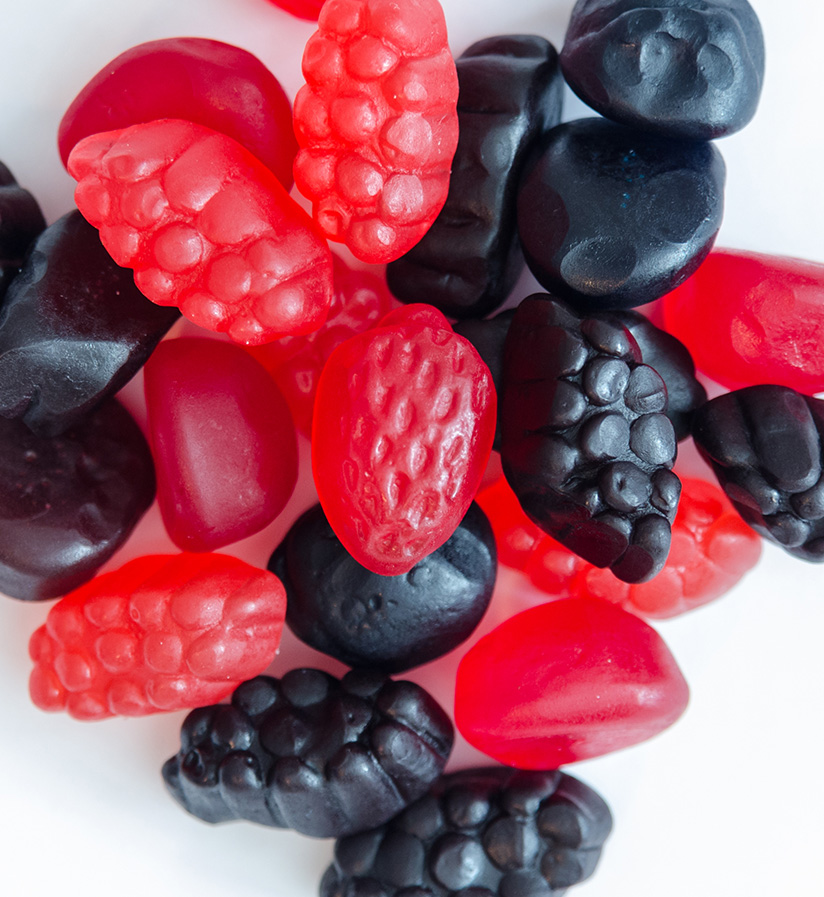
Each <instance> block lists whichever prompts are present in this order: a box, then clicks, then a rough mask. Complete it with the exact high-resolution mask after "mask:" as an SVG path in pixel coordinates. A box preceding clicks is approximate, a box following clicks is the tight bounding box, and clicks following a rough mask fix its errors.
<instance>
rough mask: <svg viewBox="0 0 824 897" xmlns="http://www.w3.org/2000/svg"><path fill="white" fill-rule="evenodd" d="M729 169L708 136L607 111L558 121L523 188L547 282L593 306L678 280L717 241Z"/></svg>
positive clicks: (528, 238) (638, 301) (621, 301)
mask: <svg viewBox="0 0 824 897" xmlns="http://www.w3.org/2000/svg"><path fill="white" fill-rule="evenodd" d="M724 178H725V166H724V161H723V159H722V158H721V155H720V153H719V152H718V150H716V149H715V147H714V146H713V145H712V144H710V143H702V142H690V141H684V140H677V139H674V138H666V137H658V136H656V135H652V134H645V133H643V132H641V131H635V130H633V129H631V128H628V127H625V126H623V125H618V124H615V123H613V122H610V121H606V120H605V119H601V118H587V119H581V120H579V121H574V122H567V123H565V124H562V125H558V127H556V128H553V129H552V131H550V133H549V135H548V136H547V138H546V140H545V141H544V143H543V145H542V152H541V154H540V155H539V156H538V157H537V160H536V161H535V163H534V164H533V165H532V167H531V168H530V169H529V171H528V172H527V173H526V174H525V175H524V178H523V180H522V181H521V187H520V190H519V193H518V233H519V235H520V239H521V244H522V246H523V250H524V256H525V258H526V260H527V264H528V265H529V268H530V270H531V271H532V273H533V274H534V275H535V277H536V278H537V279H538V281H539V282H540V283H541V285H542V286H543V287H545V288H546V289H547V290H550V291H551V292H555V293H557V294H558V295H560V296H562V297H563V298H565V299H567V300H568V301H570V302H574V303H576V304H577V305H578V306H580V307H581V308H584V309H586V310H588V311H600V310H604V309H614V308H632V307H634V306H636V305H642V304H643V303H645V302H652V301H653V300H655V299H658V298H660V297H661V296H663V295H664V293H667V292H669V291H670V290H672V289H674V288H675V287H677V286H678V284H680V283H682V282H683V281H684V280H686V278H687V277H689V275H690V274H692V272H693V271H695V269H696V268H697V267H698V266H699V265H700V264H701V262H702V261H703V260H704V259H705V258H706V256H707V253H709V251H710V249H711V248H712V244H713V242H714V240H715V237H716V234H717V233H718V229H719V227H720V226H721V216H722V212H723V205H724Z"/></svg>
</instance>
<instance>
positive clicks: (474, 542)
mask: <svg viewBox="0 0 824 897" xmlns="http://www.w3.org/2000/svg"><path fill="white" fill-rule="evenodd" d="M269 569H270V570H271V571H272V572H273V573H274V574H275V575H276V576H277V577H278V578H279V579H280V580H281V582H283V584H284V586H285V587H286V595H287V598H288V601H289V604H288V609H287V614H286V622H287V624H288V625H289V628H290V629H291V630H292V632H294V633H295V635H297V636H298V638H300V639H302V640H303V641H304V642H306V643H307V644H309V645H311V646H312V647H313V648H316V649H317V650H318V651H323V652H324V653H325V654H329V655H331V656H332V657H336V658H337V659H338V660H341V661H343V663H345V664H347V665H348V666H352V667H357V666H360V667H368V668H370V669H380V670H383V671H385V672H387V673H398V672H401V671H402V670H408V669H411V668H412V667H416V666H420V665H421V664H423V663H427V662H428V661H430V660H434V659H435V658H436V657H440V656H441V655H442V654H446V653H447V651H451V650H452V649H453V648H455V647H456V646H457V645H459V644H460V643H461V642H463V641H464V640H465V639H467V638H468V637H469V636H470V635H471V634H472V632H473V631H474V629H475V627H476V626H477V625H478V623H480V621H481V617H483V615H484V612H485V611H486V608H487V607H488V606H489V601H490V599H491V598H492V590H493V588H494V586H495V575H496V573H497V569H498V565H497V560H496V552H495V537H494V535H493V532H492V527H491V526H490V523H489V521H488V520H487V518H486V515H485V514H484V513H483V511H481V509H480V508H479V507H478V505H476V504H474V503H473V504H472V505H470V508H469V511H467V513H466V516H465V517H464V518H463V520H462V521H461V524H460V526H459V527H458V528H457V529H456V530H455V532H454V533H453V534H452V536H450V538H449V539H448V540H447V541H446V542H445V543H444V544H443V545H441V547H440V548H438V549H436V550H435V551H433V552H432V554H429V555H427V556H426V557H425V558H423V559H422V560H420V561H418V563H417V564H415V566H414V567H413V568H412V569H411V570H410V571H409V572H408V573H404V574H401V575H400V576H380V575H379V574H377V573H372V572H371V571H369V570H367V569H366V567H362V566H361V565H360V564H359V563H358V562H357V561H356V560H355V559H354V558H353V557H352V556H351V555H350V554H349V553H348V552H347V551H346V549H345V548H344V547H343V545H341V543H340V541H339V540H338V538H337V536H336V535H335V533H334V532H333V530H332V527H331V526H329V523H328V521H327V520H326V517H325V516H324V514H323V510H322V508H321V507H320V505H316V506H315V507H314V508H311V509H310V510H308V511H307V512H306V513H305V514H304V515H303V516H302V517H301V518H300V519H299V520H298V521H297V522H296V523H295V524H294V526H293V527H292V528H291V529H290V530H289V532H288V534H287V535H286V538H285V539H284V540H283V542H282V543H281V544H280V546H279V547H278V548H277V550H276V551H275V553H274V554H273V555H272V558H271V560H270V561H269Z"/></svg>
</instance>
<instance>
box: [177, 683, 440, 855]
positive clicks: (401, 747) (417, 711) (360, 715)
mask: <svg viewBox="0 0 824 897" xmlns="http://www.w3.org/2000/svg"><path fill="white" fill-rule="evenodd" d="M452 741H453V729H452V723H451V722H450V721H449V717H448V716H447V715H446V714H445V713H444V711H443V710H441V708H440V707H439V706H438V704H437V703H436V702H435V701H434V700H433V699H432V698H431V697H430V696H429V695H428V694H427V693H426V692H425V691H424V690H423V689H422V688H420V686H418V685H415V684H414V683H412V682H404V681H398V682H393V681H392V680H391V679H387V678H386V677H384V676H383V675H381V674H380V673H375V672H365V671H358V670H353V671H352V672H349V673H347V674H346V675H345V676H344V677H343V678H342V679H340V680H338V679H336V678H334V677H333V676H330V675H329V674H328V673H324V672H321V671H320V670H313V669H298V670H292V671H291V672H289V673H287V674H286V675H285V676H283V678H281V679H279V680H278V679H272V678H270V677H268V676H258V677H257V678H256V679H252V680H251V681H249V682H244V683H243V684H242V685H240V686H239V687H238V688H237V690H236V691H235V693H234V694H233V695H232V702H231V704H229V705H227V704H220V705H217V706H213V707H202V708H200V709H198V710H195V711H194V712H193V713H190V714H189V716H187V717H186V720H185V721H184V723H183V727H182V730H181V748H180V752H179V753H178V754H177V755H176V756H174V757H172V758H170V759H169V760H168V761H167V762H166V764H165V765H164V767H163V778H164V779H165V781H166V785H167V787H168V789H169V791H170V792H171V794H172V796H173V797H174V798H175V799H176V800H177V801H178V802H179V803H180V804H181V805H182V806H183V807H184V808H185V809H186V810H188V811H189V812H190V813H191V814H192V815H194V816H197V817H198V818H200V819H203V820H205V821H206V822H225V821H227V820H230V819H248V820H250V821H251V822H258V823H261V824H262V825H271V826H276V827H278V828H293V829H296V830H297V831H299V832H302V833H303V834H305V835H313V836H315V837H319V838H329V837H339V836H340V835H345V834H351V833H353V832H359V831H363V830H364V829H365V828H371V827H372V826H374V825H381V824H382V823H384V822H386V820H388V819H390V818H391V817H392V816H394V815H395V814H396V813H398V812H400V811H401V810H402V809H403V808H404V807H405V806H407V804H409V803H411V802H412V801H414V800H417V799H418V798H419V797H420V796H421V795H422V794H424V793H425V792H426V791H427V789H428V788H429V787H430V785H432V783H433V782H434V781H435V780H436V779H437V778H438V776H439V775H440V774H441V772H442V771H443V767H444V765H445V764H446V760H447V758H448V756H449V752H450V751H451V750H452Z"/></svg>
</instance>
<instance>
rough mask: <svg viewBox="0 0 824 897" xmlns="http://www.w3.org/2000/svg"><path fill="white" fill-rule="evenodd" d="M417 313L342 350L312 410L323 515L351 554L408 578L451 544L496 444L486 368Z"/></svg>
mask: <svg viewBox="0 0 824 897" xmlns="http://www.w3.org/2000/svg"><path fill="white" fill-rule="evenodd" d="M404 312H405V313H406V316H407V317H409V318H410V319H411V321H412V323H409V324H405V323H404ZM416 314H417V310H416V307H415V306H408V307H407V309H398V310H396V311H394V312H391V313H390V317H391V319H392V320H393V322H394V323H393V326H388V327H385V326H380V327H378V328H377V329H375V330H372V331H369V332H367V333H363V334H360V335H358V336H354V337H352V338H351V339H348V340H347V341H346V342H345V343H343V344H342V345H340V346H338V348H337V349H335V351H334V352H333V353H332V356H331V357H330V358H329V361H328V362H327V364H326V367H325V368H324V371H323V374H322V375H321V378H320V384H319V386H318V394H317V400H316V406H315V411H316V413H315V421H314V427H313V432H312V468H313V472H314V477H315V485H316V487H317V490H318V496H319V498H320V502H321V505H322V506H323V509H324V512H325V514H326V517H327V519H328V520H329V523H330V525H331V526H332V529H333V530H334V531H335V534H336V535H337V537H338V538H339V539H340V541H341V542H342V543H343V545H344V547H345V548H346V549H347V551H348V552H349V553H350V554H351V555H352V556H353V557H354V558H355V560H356V561H358V563H360V564H361V565H362V566H364V567H366V568H367V569H369V570H371V571H372V572H373V573H379V574H381V575H383V576H395V575H398V574H401V573H406V572H408V571H409V570H411V569H412V567H414V566H415V564H416V563H418V561H420V560H421V559H422V558H423V557H425V556H426V555H428V554H430V553H431V552H432V551H434V550H435V549H436V548H438V547H440V546H441V545H443V543H444V542H446V540H447V539H448V538H449V537H450V536H451V535H452V533H453V532H454V530H455V528H456V527H457V526H458V524H459V523H460V521H461V519H462V518H463V516H464V514H465V513H466V511H467V509H468V508H469V505H470V504H471V502H472V499H473V497H474V495H475V492H476V490H477V488H478V484H479V483H480V481H481V477H482V476H483V473H484V469H485V467H486V463H487V461H488V459H489V455H490V452H491V449H492V440H493V438H494V435H495V419H496V397H495V388H494V386H493V383H492V377H491V375H490V373H489V368H487V366H486V365H485V364H484V363H483V361H481V359H480V356H479V355H478V354H477V352H476V351H475V349H474V348H473V347H472V345H471V344H470V343H469V342H468V341H467V340H465V339H463V337H460V336H458V335H457V334H456V333H453V331H452V329H451V328H450V327H449V326H448V324H447V322H446V319H445V318H442V320H443V326H441V327H437V326H432V325H431V324H422V323H415V322H414V321H415V317H414V316H415V315H416ZM438 314H439V313H438ZM441 317H442V316H441Z"/></svg>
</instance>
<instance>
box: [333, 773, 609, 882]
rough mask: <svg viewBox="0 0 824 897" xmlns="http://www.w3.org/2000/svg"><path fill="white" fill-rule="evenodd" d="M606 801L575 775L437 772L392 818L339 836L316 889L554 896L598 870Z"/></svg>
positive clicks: (606, 829)
mask: <svg viewBox="0 0 824 897" xmlns="http://www.w3.org/2000/svg"><path fill="white" fill-rule="evenodd" d="M611 828H612V817H611V815H610V812H609V808H608V807H607V805H606V804H605V803H604V801H603V800H602V799H601V797H600V796H599V795H598V794H596V793H595V792H594V791H593V790H592V789H591V788H588V787H587V786H586V785H584V784H583V783H582V782H579V781H578V780H577V779H574V778H573V777H572V776H568V775H565V774H564V773H561V772H557V771H552V772H523V771H518V770H513V769H507V768H505V767H491V768H488V769H472V770H465V771H463V772H458V773H453V774H452V775H447V776H443V777H442V778H441V779H440V780H439V781H438V783H437V784H436V785H435V786H434V788H433V789H432V791H431V792H430V793H429V794H427V795H426V796H425V797H423V798H421V799H420V800H419V801H417V802H416V803H414V804H412V806H410V807H408V808H407V809H406V810H404V811H403V812H402V813H400V814H399V815H398V816H396V817H395V818H394V819H393V820H392V821H391V822H389V823H388V824H386V825H384V826H381V827H379V828H374V829H372V830H371V831H367V832H363V833H362V834H357V835H353V836H351V837H348V838H342V839H341V840H339V841H338V842H337V844H336V845H335V859H334V863H333V864H332V865H331V866H330V867H329V869H328V870H327V871H326V874H325V875H324V877H323V882H322V883H321V888H320V897H459V895H460V897H552V895H556V894H557V895H560V894H562V893H563V892H564V891H565V890H566V889H567V888H569V887H572V886H573V885H576V884H578V883H579V882H582V881H584V880H585V879H587V878H588V877H589V876H590V875H592V873H593V871H594V870H595V866H596V864H597V862H598V858H599V856H600V854H601V848H602V845H603V843H604V841H605V840H606V838H607V836H608V835H609V833H610V830H611Z"/></svg>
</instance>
